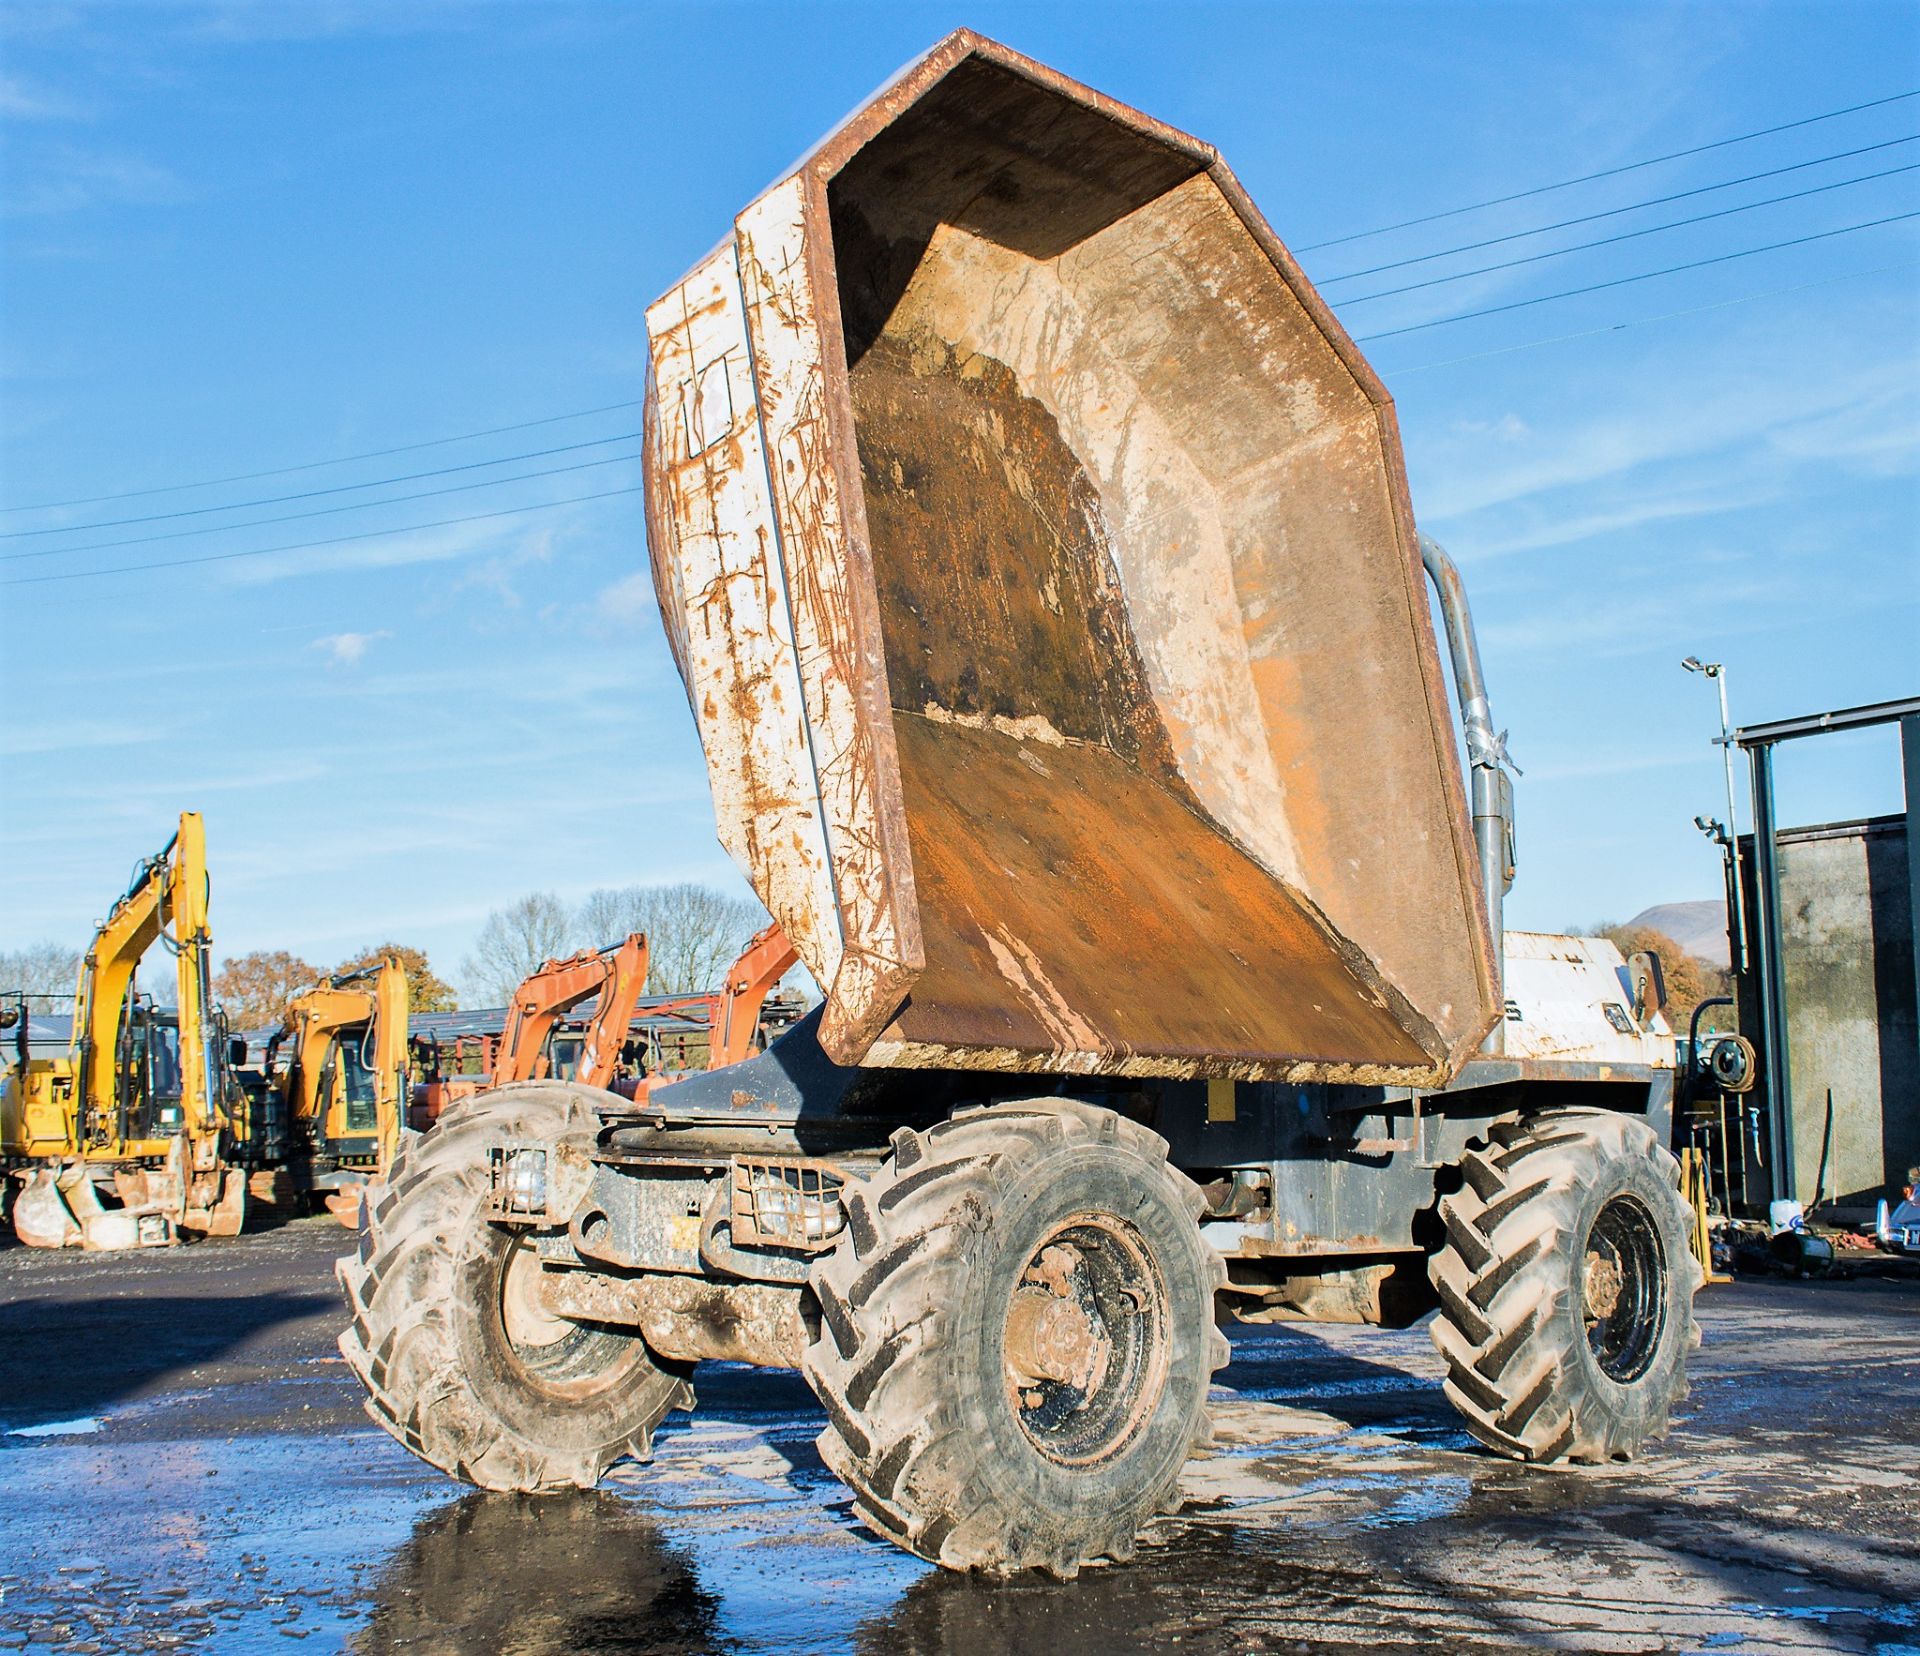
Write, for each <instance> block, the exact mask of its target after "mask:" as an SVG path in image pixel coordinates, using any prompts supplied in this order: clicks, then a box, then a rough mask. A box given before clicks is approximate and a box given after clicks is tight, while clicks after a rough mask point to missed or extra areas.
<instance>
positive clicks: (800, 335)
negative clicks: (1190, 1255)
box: [648, 34, 1494, 1082]
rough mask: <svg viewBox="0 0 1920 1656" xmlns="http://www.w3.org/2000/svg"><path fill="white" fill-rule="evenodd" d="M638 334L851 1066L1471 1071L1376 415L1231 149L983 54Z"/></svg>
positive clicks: (730, 820) (728, 750)
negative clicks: (1254, 201) (1242, 184)
mask: <svg viewBox="0 0 1920 1656" xmlns="http://www.w3.org/2000/svg"><path fill="white" fill-rule="evenodd" d="M648 325H649V329H650V332H651V335H652V341H653V369H654V385H653V396H652V399H651V402H650V413H651V440H650V443H649V466H648V511H649V525H650V539H651V543H652V556H653V562H654V572H655V579H656V584H657V585H658V587H659V591H660V598H661V607H662V612H663V614H664V616H665V618H666V622H667V627H668V632H669V635H670V637H671V639H672V641H673V643H674V647H675V651H676V654H677V657H678V659H679V662H680V666H681V671H682V674H683V676H684V677H685V679H686V682H687V687H688V692H689V696H690V699H691V700H692V703H693V706H694V710H695V713H696V716H697V718H698V720H699V724H700V730H701V736H702V740H703V742H704V744H705V749H706V755H707V763H708V768H709V771H710V774H711V777H712V782H713V790H714V803H715V808H716V812H717V815H718V817H719V822H720V833H721V838H722V841H723V842H724V843H725V844H726V845H727V847H728V848H729V850H730V851H731V852H732V853H733V855H734V856H735V858H736V859H737V860H738V862H739V863H740V865H741V867H742V868H743V869H744V870H745V872H746V873H747V875H748V877H749V878H750V879H751V880H752V882H753V885H754V888H755V890H756V891H757V892H758V893H759V894H760V896H761V898H762V899H763V900H764V901H765V902H766V904H767V906H768V907H769V908H770V909H771V910H772V912H773V914H774V916H775V918H776V919H778V920H779V921H780V922H781V924H782V925H783V926H784V927H785V928H786V930H787V933H788V935H789V936H790V937H791V938H792V939H793V941H794V943H795V945H796V947H797V948H798V950H799V952H800V954H801V957H802V959H803V960H804V961H805V962H806V964H807V965H808V967H809V968H810V969H811V970H812V971H813V972H814V974H815V976H816V977H817V978H818V979H819V980H820V982H821V983H822V985H823V986H825V987H826V988H827V990H828V1005H827V1012H826V1017H825V1021H824V1024H823V1032H822V1033H823V1040H824V1041H825V1043H826V1044H827V1046H828V1049H829V1051H831V1052H832V1053H833V1054H834V1056H836V1057H839V1058H841V1059H842V1060H843V1061H863V1062H866V1063H874V1064H896V1065H899V1064H904V1065H917V1066H933V1065H939V1066H947V1065H959V1066H975V1067H984V1068H996V1069H1056V1070H1072V1071H1094V1070H1100V1071H1112V1072H1120V1073H1132V1074H1205V1075H1218V1076H1227V1075H1238V1076H1246V1077H1253V1076H1263V1077H1273V1076H1293V1077H1296V1078H1302V1079H1304V1078H1308V1077H1321V1078H1329V1079H1337V1078H1370V1079H1380V1080H1407V1081H1414V1082H1430V1081H1436V1080H1439V1079H1441V1078H1443V1077H1445V1076H1448V1075H1450V1074H1451V1073H1452V1072H1453V1070H1454V1068H1455V1067H1457V1064H1458V1063H1459V1061H1460V1059H1461V1058H1462V1057H1463V1056H1464V1054H1465V1053H1466V1052H1467V1051H1469V1050H1470V1049H1471V1048H1472V1047H1473V1046H1474V1045H1475V1044H1476V1043H1477V1042H1478V1041H1479V1039H1480V1037H1481V1036H1482V1035H1483V1034H1484V1033H1485V1031H1486V1029H1487V1028H1488V1027H1489V1025H1490V1023H1491V1021H1492V1019H1493V1016H1494V989H1493V977H1492V972H1491V970H1490V967H1489V949H1488V938H1487V932H1486V922H1485V919H1484V914H1483V910H1482V906H1481V903H1480V899H1479V896H1478V893H1477V888H1476V887H1475V885H1474V879H1475V875H1474V859H1473V855H1472V852H1471V848H1470V844H1469V840H1468V835H1467V826H1466V813H1465V807H1464V803H1463V796H1462V791H1461V784H1460V776H1459V767H1458V761H1457V759H1456V757H1455V748H1454V738H1453V734H1452V726H1451V722H1450V720H1449V718H1448V716H1447V711H1446V704H1445V699H1444V689H1443V685H1442V681H1441V678H1440V674H1439V670H1438V665H1437V657H1436V653H1435V646H1434V639H1433V632H1432V625H1431V622H1430V620H1429V617H1428V609H1427V604H1426V599H1425V594H1424V590H1423V588H1422V585H1421V576H1420V571H1419V562H1418V556H1417V553H1416V551H1415V547H1414V538H1413V532H1412V523H1411V514H1410V511H1409V509H1408V506H1407V502H1406V497H1405V485H1404V479H1403V474H1402V469H1401V463H1400V457H1399V450H1398V444H1397V438H1396V436H1395V432H1394V427H1393V420H1392V413H1391V408H1390V405H1389V404H1388V402H1387V399H1386V396H1385V394H1384V392H1383V391H1382V390H1381V388H1380V387H1379V385H1378V383H1377V382H1376V381H1375V380H1374V378H1373V376H1372V374H1371V372H1370V370H1368V368H1367V367H1366V364H1365V363H1364V361H1363V360H1362V359H1361V358H1360V356H1359V354H1358V353H1357V352H1356V351H1355V350H1354V348H1353V346H1352V345H1351V343H1350V342H1348V341H1347V340H1346V339H1345V336H1344V335H1343V334H1341V333H1340V331H1339V329H1338V327H1337V325H1336V324H1335V323H1334V322H1333V321H1332V319H1331V317H1330V315H1329V314H1328V313H1327V312H1326V310H1325V309H1324V307H1323V306H1322V305H1321V304H1320V301H1319V300H1318V298H1317V296H1316V295H1314V294H1313V292H1312V290H1311V288H1310V287H1309V286H1308V284H1307V283H1306V281H1305V279H1304V278H1303V277H1302V276H1301V275H1300V274H1299V272H1298V271H1297V269H1296V268H1295V267H1294V266H1293V264H1292V262H1291V260H1290V259H1289V258H1288V257H1287V255H1286V254H1285V252H1284V250H1283V249H1282V248H1281V247H1280V245H1279V244H1278V242H1277V241H1275V240H1274V238H1273V236H1272V234H1271V232H1270V231H1268V230H1267V228H1266V226H1265V224H1264V223H1263V222H1262V221H1261V220H1260V218H1259V216H1258V214H1257V213H1256V212H1255V211H1254V209H1253V208H1252V206H1251V204H1250V203H1248V202H1247V200H1246V198H1245V197H1244V195H1242V194H1241V192H1240V190H1239V187H1238V185H1237V184H1236V183H1235V182H1234V180H1233V178H1232V176H1231V174H1229V173H1228V172H1227V170H1226V168H1225V167H1224V166H1223V165H1221V164H1220V163H1219V162H1218V160H1217V159H1216V158H1215V157H1214V155H1213V153H1212V151H1211V150H1209V149H1207V148H1206V147H1205V146H1204V145H1201V144H1198V143H1196V142H1195V141H1194V140H1192V139H1189V138H1186V137H1184V136H1182V135H1180V134H1177V133H1174V132H1172V131H1171V130H1170V129H1167V128H1164V127H1161V126H1159V125H1158V124H1157V123H1154V122H1152V121H1149V120H1147V119H1146V118H1145V117H1143V116H1140V115H1138V114H1137V113H1135V112H1133V111H1131V110H1127V109H1124V108H1122V107H1121V106H1118V105H1115V104H1112V103H1110V102H1107V101H1106V100H1103V99H1100V98H1098V97H1097V96H1096V95H1094V94H1092V93H1089V92H1087V91H1086V90H1085V89H1084V88H1081V87H1078V86H1075V85H1073V84H1072V83H1070V82H1066V81H1064V80H1061V79H1060V78H1059V77H1057V76H1054V75H1053V74H1052V73H1051V72H1050V71H1047V70H1045V69H1042V68H1040V67H1039V66H1037V65H1034V64H1031V63H1029V62H1027V61H1026V60H1024V59H1021V58H1018V57H1016V56H1014V55H1013V54H1011V53H1008V52H1006V51H1005V50H1004V49H1003V48H1000V47H997V46H994V45H992V44H991V43H989V42H985V41H982V40H980V39H979V38H978V37H975V36H971V35H966V34H961V35H956V36H954V37H952V38H951V39H950V40H948V41H947V42H945V43H943V44H942V46H941V47H939V48H938V49H937V50H936V51H935V52H934V53H933V54H931V55H930V56H929V57H928V58H927V59H926V60H924V61H923V62H922V63H920V64H918V65H916V66H915V67H914V68H913V69H912V70H910V71H909V72H908V73H907V74H905V75H904V76H902V77H901V78H900V79H899V80H897V81H896V82H895V83H894V84H893V85H892V86H890V87H888V88H887V89H886V90H884V91H883V92H882V93H881V94H880V95H879V96H878V97H876V98H875V99H874V100H873V102H872V103H870V104H869V105H868V106H867V107H865V108H864V109H862V110H861V111H860V112H859V113H857V114H856V115H855V116H853V117H852V118H851V119H850V120H849V121H848V122H847V123H846V124H845V125H844V126H843V127H842V128H841V129H840V130H839V131H838V132H837V133H836V134H834V136H833V137H832V138H830V139H829V140H828V141H827V143H826V144H825V145H823V146H822V147H821V148H820V149H819V150H817V151H815V152H814V154H813V155H811V156H809V157H808V158H807V159H806V161H804V162H803V163H802V164H801V166H800V167H799V169H798V170H796V171H795V172H794V173H793V174H791V175H790V176H789V177H787V178H786V179H784V180H783V181H782V182H781V183H779V184H777V185H775V186H774V188H773V189H772V190H770V191H769V192H768V193H767V194H766V195H765V196H763V197H762V198H761V199H760V200H759V201H757V202H756V203H754V205H753V206H751V207H750V208H748V209H747V211H746V212H745V213H743V214H742V215H741V216H740V218H739V220H738V221H737V222H736V226H735V233H734V235H733V236H731V237H729V239H728V240H727V241H726V242H724V243H723V244H722V246H721V247H720V248H719V249H718V250H717V251H716V252H715V254H713V255H712V256H711V257H710V258H709V259H707V260H706V261H705V262H704V263H703V264H701V265H700V266H699V267H698V268H697V269H696V270H695V271H694V272H693V273H692V275H691V276H690V277H689V278H688V279H687V280H686V282H685V283H683V284H682V285H681V286H680V287H678V288H676V289H675V290H674V291H673V292H671V293H669V294H668V295H667V296H666V297H665V298H663V299H662V300H661V301H660V302H659V303H658V304H657V305H655V306H654V307H653V309H652V310H651V311H650V312H649V315H648Z"/></svg>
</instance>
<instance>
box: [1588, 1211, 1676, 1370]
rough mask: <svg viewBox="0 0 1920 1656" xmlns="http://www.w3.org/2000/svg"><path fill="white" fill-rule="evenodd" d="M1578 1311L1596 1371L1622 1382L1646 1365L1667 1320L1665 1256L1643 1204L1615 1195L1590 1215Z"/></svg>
mask: <svg viewBox="0 0 1920 1656" xmlns="http://www.w3.org/2000/svg"><path fill="white" fill-rule="evenodd" d="M1582 1253H1583V1255H1584V1269H1583V1271H1582V1273H1581V1283H1580V1298H1581V1311H1582V1314H1583V1316H1584V1317H1585V1320H1586V1326H1587V1348H1588V1350H1589V1351H1591V1352H1592V1353H1593V1359H1594V1361H1595V1363H1597V1364H1598V1365H1599V1368H1600V1372H1601V1373H1602V1374H1604V1375H1606V1376H1607V1378H1608V1379H1610V1380H1614V1381H1617V1382H1619V1383H1620V1384H1622V1385H1625V1384H1626V1383H1627V1382H1628V1381H1631V1380H1637V1379H1638V1378H1639V1377H1640V1376H1641V1375H1642V1374H1644V1373H1646V1371H1647V1369H1648V1368H1649V1367H1650V1366H1651V1365H1652V1363H1653V1359H1654V1354H1655V1353H1656V1352H1657V1351H1658V1350H1659V1348H1660V1336H1661V1334H1662V1332H1663V1331H1664V1329H1665V1327H1666V1318H1667V1294H1666V1282H1667V1257H1666V1250H1665V1249H1664V1248H1663V1247H1662V1246H1661V1243H1660V1228H1659V1225H1658V1224H1657V1223H1656V1222H1655V1220H1654V1217H1653V1215H1652V1214H1651V1213H1650V1212H1649V1211H1648V1210H1647V1208H1646V1206H1645V1204H1644V1203H1642V1202H1641V1201H1639V1200H1638V1199H1637V1198H1636V1197H1632V1196H1615V1197H1613V1198H1612V1199H1611V1200H1609V1201H1608V1202H1607V1203H1606V1205H1605V1206H1604V1207H1602V1208H1601V1209H1600V1211H1599V1213H1598V1214H1597V1215H1595V1217H1594V1221H1593V1225H1592V1228H1591V1229H1590V1230H1589V1231H1588V1233H1587V1245H1586V1247H1585V1248H1584V1249H1583V1250H1582Z"/></svg>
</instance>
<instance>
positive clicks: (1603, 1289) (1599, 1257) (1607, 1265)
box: [1586, 1252, 1624, 1317]
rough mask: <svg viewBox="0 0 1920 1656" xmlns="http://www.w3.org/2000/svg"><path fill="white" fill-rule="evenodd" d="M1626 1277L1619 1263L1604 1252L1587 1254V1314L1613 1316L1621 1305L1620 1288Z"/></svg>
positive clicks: (1591, 1315)
mask: <svg viewBox="0 0 1920 1656" xmlns="http://www.w3.org/2000/svg"><path fill="white" fill-rule="evenodd" d="M1623 1286H1624V1278H1622V1276H1621V1274H1620V1266H1619V1264H1618V1263H1617V1262H1616V1261H1614V1260H1612V1259H1609V1258H1608V1257H1607V1256H1606V1255H1605V1254H1603V1253H1598V1252H1594V1253H1589V1254H1588V1255H1587V1281H1586V1300H1587V1315H1588V1316H1590V1317H1611V1316H1612V1315H1613V1313H1614V1312H1615V1310H1617V1309H1618V1308H1619V1305H1620V1290H1621V1288H1622V1287H1623Z"/></svg>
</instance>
